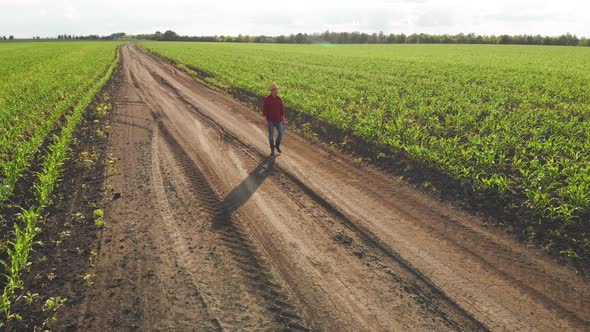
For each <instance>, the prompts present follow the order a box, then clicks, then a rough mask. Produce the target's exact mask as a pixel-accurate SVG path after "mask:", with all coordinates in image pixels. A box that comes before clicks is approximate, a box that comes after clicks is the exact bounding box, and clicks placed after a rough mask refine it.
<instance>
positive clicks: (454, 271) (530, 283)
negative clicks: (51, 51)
mask: <svg viewBox="0 0 590 332" xmlns="http://www.w3.org/2000/svg"><path fill="white" fill-rule="evenodd" d="M138 52H139V51H138ZM138 58H141V59H140V60H141V61H143V65H144V66H145V67H147V68H150V70H151V71H152V72H153V73H154V74H155V76H160V77H161V78H164V80H166V81H167V82H168V83H167V84H168V85H169V86H172V87H173V88H174V89H175V90H178V91H181V92H182V94H183V96H184V98H185V99H186V100H187V101H189V102H190V103H191V104H193V106H194V107H195V108H196V109H200V110H202V112H203V113H204V114H206V116H208V117H209V118H210V119H212V120H213V121H214V122H216V123H217V124H219V126H221V127H222V128H223V130H224V131H225V132H227V133H230V134H231V135H233V136H235V137H239V138H240V140H242V141H243V142H244V143H245V144H247V145H250V146H253V147H255V149H256V150H257V151H265V149H266V145H265V143H264V140H261V139H260V137H263V136H264V131H263V130H261V128H260V126H261V124H262V123H261V122H262V121H261V120H260V118H259V117H258V116H257V115H255V114H253V113H251V112H249V111H248V110H246V109H244V107H243V106H241V105H239V104H237V103H236V102H233V101H230V100H228V99H227V98H226V97H224V96H221V95H220V94H219V93H216V92H212V91H210V90H208V89H206V88H204V87H202V86H200V85H199V84H197V83H195V82H194V80H192V79H191V78H190V77H189V76H188V75H184V74H183V73H182V72H178V71H175V70H174V69H171V67H170V66H168V65H166V64H164V62H163V61H161V60H160V59H158V58H157V57H155V56H152V55H146V56H145V57H143V56H138ZM287 141H288V142H289V144H288V148H289V151H288V153H287V154H286V155H285V156H282V157H281V162H280V163H278V165H279V167H281V168H283V169H285V170H286V171H287V172H288V173H290V174H291V175H292V176H293V177H294V178H296V179H298V180H299V181H300V182H301V183H303V184H305V186H306V187H308V188H310V190H311V192H313V193H316V194H317V195H318V196H319V197H321V198H322V199H323V200H325V201H326V202H327V203H328V205H330V206H333V207H337V209H338V210H339V211H340V212H341V213H342V214H343V215H344V216H345V217H346V219H348V220H350V221H351V222H352V223H353V224H354V225H356V226H357V227H361V228H362V229H364V230H366V231H367V232H368V234H370V236H369V237H371V238H374V239H376V240H378V241H379V242H381V243H382V244H383V245H384V246H387V247H388V248H390V249H391V250H392V251H393V252H395V253H398V254H399V256H400V257H401V258H402V259H403V260H405V261H407V262H410V263H411V264H412V266H413V267H414V268H415V269H416V270H417V271H419V272H420V273H421V274H422V275H423V276H424V277H425V278H427V279H428V280H430V281H431V282H432V283H433V284H434V285H436V286H437V287H438V288H440V289H441V290H442V291H443V292H444V293H445V294H447V295H448V296H449V297H451V298H452V299H453V300H454V301H455V302H457V303H458V304H459V305H460V306H461V307H463V308H465V309H466V310H467V311H469V312H470V313H472V314H473V315H474V317H476V318H477V319H478V320H480V321H482V322H484V323H485V324H486V325H487V326H488V327H490V328H492V329H507V330H527V329H539V330H556V329H574V330H584V329H586V328H588V327H589V326H590V321H589V319H588V317H590V313H589V310H590V305H589V304H590V294H589V288H588V286H587V283H586V282H585V281H583V280H582V279H581V278H580V277H579V276H577V275H575V273H573V272H572V271H568V270H567V269H565V268H563V267H560V266H558V265H556V264H555V263H553V262H551V261H550V260H548V259H547V258H545V257H542V256H539V255H537V254H535V253H534V252H532V251H531V250H529V249H528V248H525V247H524V246H522V245H520V244H518V243H515V242H514V241H512V240H510V239H508V238H506V237H503V236H502V235H498V234H495V233H493V232H490V231H488V230H486V229H484V228H483V227H481V226H480V221H478V220H477V219H476V218H474V217H473V216H469V215H466V214H465V213H463V212H460V211H457V210H456V209H453V208H452V207H449V206H446V205H444V204H442V203H440V202H435V201H433V200H431V199H429V198H426V197H424V196H423V195H422V194H420V193H417V192H415V191H413V190H412V189H410V188H408V187H406V186H404V185H403V184H400V183H399V182H396V181H395V180H396V179H395V178H393V177H390V176H387V175H384V174H383V173H381V172H379V171H376V170H374V169H372V168H371V167H364V166H360V165H355V163H354V162H353V161H352V160H351V159H350V158H349V157H347V156H342V155H339V154H337V153H333V152H329V151H326V150H324V149H321V148H318V147H313V148H311V147H310V145H309V143H308V142H305V141H304V140H302V139H301V138H299V137H297V136H296V135H290V134H289V133H287V136H286V142H287ZM351 166H352V167H351ZM393 227H395V228H393ZM393 229H395V231H393ZM457 262H461V264H457Z"/></svg>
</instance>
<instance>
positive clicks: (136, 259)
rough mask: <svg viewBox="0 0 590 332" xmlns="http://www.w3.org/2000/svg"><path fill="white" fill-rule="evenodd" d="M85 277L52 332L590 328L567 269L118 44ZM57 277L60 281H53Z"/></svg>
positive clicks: (587, 306)
mask: <svg viewBox="0 0 590 332" xmlns="http://www.w3.org/2000/svg"><path fill="white" fill-rule="evenodd" d="M121 53H122V57H121V62H122V63H121V66H122V69H121V71H120V77H119V80H118V81H116V84H117V86H116V91H115V93H114V95H113V97H112V98H113V102H114V103H115V105H116V106H115V110H114V118H113V120H112V121H113V122H112V126H113V134H112V135H111V137H110V141H109V145H108V153H110V154H112V157H113V158H114V159H116V163H115V168H116V172H114V174H113V175H111V176H109V178H108V183H107V184H106V185H107V186H112V189H113V191H114V192H117V193H120V197H118V198H117V199H114V200H111V201H110V202H109V203H108V205H107V206H106V207H105V212H106V213H105V220H106V222H107V226H106V228H105V229H104V230H102V231H101V232H100V234H99V236H98V255H97V257H96V262H95V264H96V265H95V266H96V267H95V273H96V275H97V277H96V279H95V283H94V285H93V286H92V287H90V288H88V287H78V288H75V289H74V290H72V292H71V294H69V298H71V299H74V300H72V301H69V302H68V303H66V307H65V310H64V311H62V312H60V316H59V317H60V321H59V322H58V325H57V326H56V330H84V331H110V330H117V331H119V330H120V331H127V330H138V331H150V330H179V331H185V330H187V331H188V330H232V331H234V330H240V331H242V330H249V331H259V330H273V331H274V330H284V329H293V330H307V329H311V330H326V331H353V330H354V331H357V330H360V331H362V330H367V331H368V330H378V331H406V330H436V331H439V330H488V329H489V330H510V331H515V330H546V331H561V330H588V329H590V288H589V287H588V285H587V284H586V283H585V281H584V280H583V279H582V278H581V277H579V276H577V275H576V274H575V272H573V271H571V270H569V269H567V268H566V267H563V266H560V265H558V264H556V263H554V262H552V261H550V260H549V259H547V258H546V257H544V256H542V255H538V254H536V253H535V252H532V251H531V250H529V249H528V248H526V247H524V246H523V245H521V244H518V243H516V242H514V241H513V240H511V239H509V238H506V237H505V236H502V235H500V234H497V233H495V232H491V231H489V230H486V229H484V228H483V227H481V222H480V220H478V219H477V218H476V217H473V216H470V215H468V214H466V213H464V212H461V211H458V210H457V209H455V208H453V207H450V206H448V205H446V204H443V203H441V202H437V201H435V200H433V199H431V198H429V197H426V196H425V195H424V194H422V193H420V192H418V191H416V190H414V189H412V188H410V187H409V186H408V185H406V184H405V183H403V182H402V181H399V179H397V178H395V177H393V176H391V175H388V174H386V173H383V172H382V171H379V170H377V169H375V168H373V167H371V166H367V165H361V164H358V163H355V162H354V161H353V160H352V158H351V157H349V156H347V155H343V154H341V153H339V152H336V151H332V150H329V149H326V148H325V147H323V146H321V145H319V144H314V143H310V142H309V141H308V140H306V139H304V138H302V137H300V136H298V135H296V134H294V133H292V132H290V131H289V130H287V133H286V136H285V138H284V144H283V146H282V149H283V154H282V155H278V156H274V157H270V156H268V155H267V154H268V146H267V145H268V143H267V140H266V137H265V136H266V135H265V128H264V126H265V124H264V121H263V119H262V117H261V116H260V115H259V114H257V113H254V112H251V111H250V110H248V109H247V108H246V107H244V106H243V105H241V104H239V103H238V102H236V101H234V100H232V99H229V98H228V97H227V96H224V95H222V94H220V93H217V92H214V91H211V90H210V89H208V88H206V87H204V86H202V85H200V84H198V83H196V82H195V81H194V79H192V78H191V77H190V76H189V75H187V74H185V73H183V72H181V71H179V70H177V69H175V68H174V67H172V66H170V65H168V64H166V63H165V62H164V61H162V60H160V59H158V58H156V57H153V56H150V55H148V54H146V53H144V52H143V51H141V50H140V49H139V48H138V47H136V46H134V45H128V46H124V47H123V48H122V49H121ZM64 287H68V284H67V283H66V285H64Z"/></svg>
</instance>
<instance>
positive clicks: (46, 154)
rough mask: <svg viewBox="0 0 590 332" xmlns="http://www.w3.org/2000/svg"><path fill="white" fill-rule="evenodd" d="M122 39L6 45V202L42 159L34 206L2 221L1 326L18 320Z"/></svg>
mask: <svg viewBox="0 0 590 332" xmlns="http://www.w3.org/2000/svg"><path fill="white" fill-rule="evenodd" d="M119 44H120V43H114V42H76V43H74V42H67V43H60V42H51V43H49V42H48V43H38V42H37V43H27V42H22V43H6V44H0V77H2V80H0V208H3V209H4V208H6V207H7V206H8V205H11V204H13V203H12V200H11V198H12V196H13V191H14V189H15V185H16V183H17V182H18V181H19V180H20V179H21V178H22V177H23V175H24V174H25V173H26V172H27V171H29V170H30V168H31V167H32V166H33V161H34V160H37V163H38V164H36V166H37V167H36V168H35V169H36V172H35V173H34V174H35V180H34V183H33V185H32V187H31V188H30V196H31V197H29V199H28V200H27V202H26V204H27V206H21V207H20V208H21V213H20V214H19V216H18V218H16V219H15V220H14V224H13V225H6V224H5V222H6V221H5V219H4V218H1V219H0V226H2V230H3V231H5V232H3V233H2V234H1V236H0V263H1V264H0V276H1V279H0V286H1V289H2V294H1V296H0V313H1V314H2V315H3V316H4V317H1V318H0V328H2V325H3V322H4V321H9V320H11V319H13V318H18V314H16V313H13V312H12V311H11V307H12V304H13V301H16V300H18V299H21V300H22V297H23V293H24V288H23V284H22V281H21V279H20V274H21V272H22V271H23V270H24V269H26V268H27V267H28V266H29V265H30V262H29V254H30V251H31V250H32V246H33V243H34V241H35V236H36V235H37V234H38V233H39V232H40V230H41V221H42V220H43V209H44V208H45V207H46V206H48V205H49V204H50V203H51V192H52V191H53V188H55V186H56V184H57V183H58V182H59V179H60V178H61V169H62V165H63V162H64V161H65V159H66V158H67V152H68V149H69V144H70V142H71V139H72V137H73V132H74V130H75V128H76V125H77V124H78V122H79V121H80V119H81V117H82V114H83V112H84V111H85V110H86V107H87V106H88V105H89V104H90V102H91V101H92V100H93V99H94V97H95V95H96V94H97V93H98V92H99V91H100V89H101V88H102V86H103V85H104V84H105V83H106V81H107V80H108V78H109V77H110V76H111V73H112V72H113V70H114V68H115V66H116V65H117V63H118V53H117V51H116V48H117V46H118V45H119ZM43 146H46V147H47V148H46V149H42V147H43ZM9 229H12V231H11V232H6V230H9Z"/></svg>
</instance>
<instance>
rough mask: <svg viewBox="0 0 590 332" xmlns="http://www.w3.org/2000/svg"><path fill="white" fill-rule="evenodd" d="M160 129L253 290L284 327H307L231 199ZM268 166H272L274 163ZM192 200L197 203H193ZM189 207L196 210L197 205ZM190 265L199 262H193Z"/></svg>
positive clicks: (193, 194) (191, 189) (193, 192)
mask: <svg viewBox="0 0 590 332" xmlns="http://www.w3.org/2000/svg"><path fill="white" fill-rule="evenodd" d="M159 129H160V132H161V133H162V137H164V139H165V141H166V144H167V145H168V147H169V148H170V151H171V152H172V154H173V158H174V161H175V163H174V165H173V166H174V169H175V170H179V171H180V172H181V173H182V176H184V178H185V181H183V182H184V183H185V184H187V188H188V190H189V192H190V194H191V195H190V196H189V197H190V198H191V199H193V198H195V197H196V198H197V200H196V201H197V202H198V203H202V209H199V210H201V211H202V212H203V213H204V214H205V217H204V218H203V219H204V220H205V221H206V222H209V223H211V225H212V228H213V229H214V230H216V231H217V232H218V233H220V236H218V239H220V240H221V242H222V243H223V244H224V245H225V246H226V247H227V248H228V249H229V252H230V253H231V255H232V258H233V260H234V261H235V263H237V266H238V267H239V268H240V269H241V270H242V271H243V272H244V273H245V275H246V276H247V278H246V279H247V283H249V284H250V286H251V290H252V291H253V292H255V293H256V295H257V297H258V298H259V299H260V300H261V302H266V303H265V306H266V308H267V309H268V310H269V312H270V313H274V315H275V316H276V317H275V319H276V320H277V321H278V322H280V323H282V324H284V326H283V327H282V328H288V329H292V330H301V331H306V330H308V329H307V328H306V327H305V326H304V322H303V320H302V318H301V317H300V315H299V314H298V310H299V309H298V308H297V307H296V305H295V304H293V303H291V302H292V300H291V299H290V297H289V296H288V295H287V294H286V293H285V291H284V290H283V287H281V286H280V285H279V284H277V283H275V282H273V281H272V280H270V279H269V278H268V277H266V275H267V273H269V271H270V269H269V268H268V267H266V266H265V264H264V263H263V262H261V261H260V260H259V259H258V256H259V254H258V253H257V252H256V250H255V248H254V247H253V246H252V244H251V240H250V239H249V236H248V234H247V233H245V232H244V231H243V230H242V229H241V227H240V224H239V223H238V222H236V221H235V220H233V219H234V218H233V217H232V216H231V198H230V199H229V200H228V199H226V200H221V199H220V198H219V196H218V195H217V193H216V192H215V191H214V190H213V189H212V188H211V187H210V185H209V183H208V181H207V179H205V177H204V176H203V175H202V174H201V173H200V171H199V167H197V166H196V165H195V164H194V163H193V161H192V160H191V158H190V157H189V156H187V155H186V153H185V152H184V150H183V149H182V148H181V147H180V145H179V144H178V143H177V142H176V140H175V139H174V137H173V136H172V135H171V134H170V133H169V132H168V130H167V129H166V128H165V127H164V125H163V124H162V123H161V122H159ZM267 166H268V167H270V168H272V166H271V165H267ZM267 170H270V169H267ZM156 176H157V175H156ZM181 199H182V198H181ZM185 199H186V198H185ZM191 203H192V204H191V205H193V206H194V202H191ZM190 210H191V211H193V212H194V208H191V209H190ZM179 246H182V245H179ZM184 247H186V245H185V246H184ZM189 265H192V266H194V265H196V264H194V262H193V263H192V264H189Z"/></svg>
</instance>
